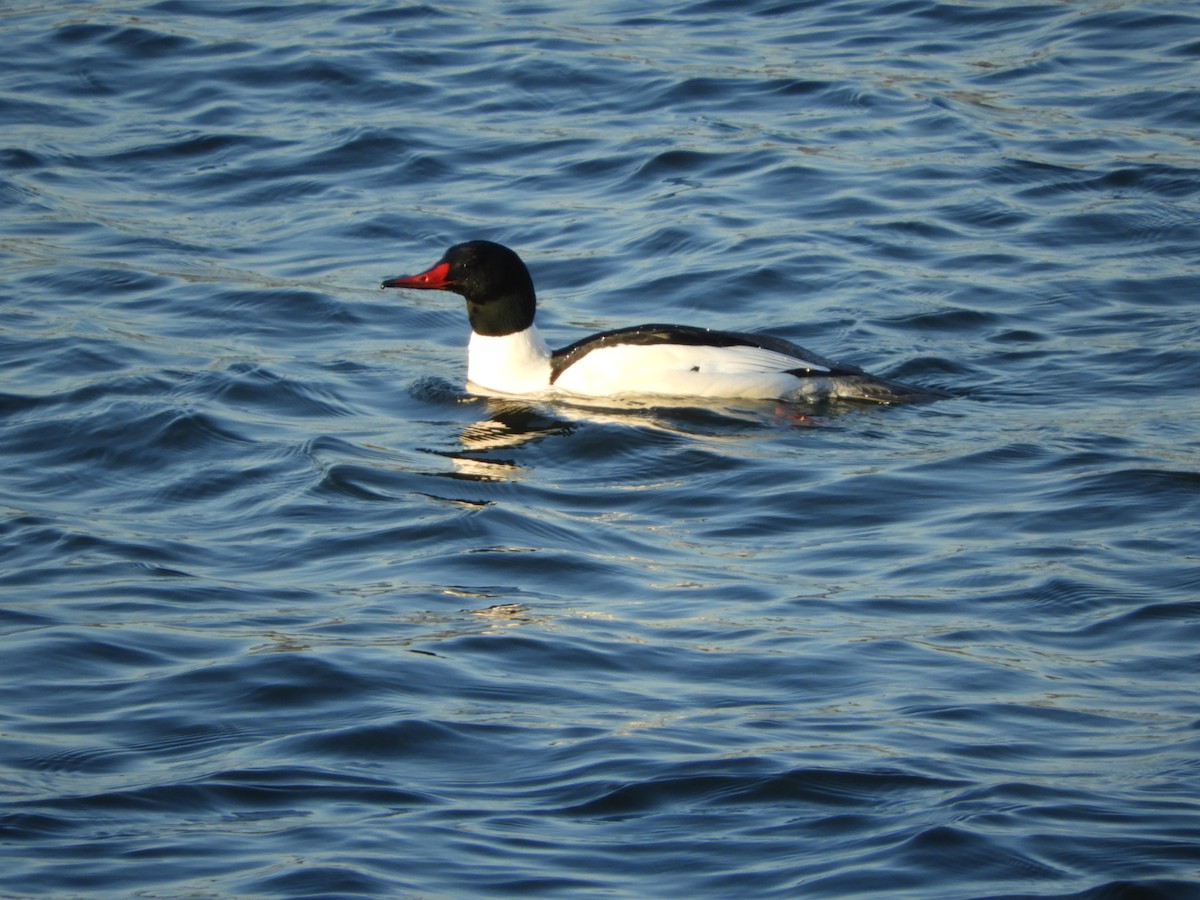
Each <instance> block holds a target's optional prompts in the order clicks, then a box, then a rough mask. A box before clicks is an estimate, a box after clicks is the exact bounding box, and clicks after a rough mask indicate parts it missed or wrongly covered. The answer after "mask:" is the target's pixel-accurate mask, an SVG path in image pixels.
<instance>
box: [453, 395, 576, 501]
mask: <svg viewBox="0 0 1200 900" xmlns="http://www.w3.org/2000/svg"><path fill="white" fill-rule="evenodd" d="M475 402H478V403H479V404H480V405H481V406H482V407H483V408H484V409H485V410H486V412H487V416H486V418H482V419H480V420H478V421H476V422H471V423H470V424H468V425H466V426H465V427H464V428H463V429H462V431H460V432H459V436H458V437H459V443H460V444H461V445H462V446H461V449H458V450H444V451H443V450H436V451H433V452H435V453H438V454H439V455H442V456H445V457H447V458H448V459H450V460H452V461H453V462H454V471H452V472H446V473H444V474H445V475H446V476H447V477H450V478H465V479H468V480H472V481H504V480H508V479H511V478H514V477H516V476H517V474H518V473H519V471H520V468H521V467H520V466H519V465H518V464H517V462H516V461H515V460H513V459H508V458H504V457H503V456H497V455H495V454H496V453H497V451H501V452H502V451H505V450H513V449H516V448H518V447H522V446H524V445H526V444H529V443H532V442H533V441H536V440H539V439H541V438H544V437H548V436H552V435H556V436H564V437H565V436H567V435H570V434H571V433H572V432H573V431H574V430H575V424H574V423H573V422H571V421H569V420H567V419H564V418H562V417H561V416H556V415H554V414H553V412H552V411H551V407H550V406H549V405H548V404H539V403H533V402H530V401H528V400H510V399H499V398H493V397H485V398H479V399H478V400H477V401H475Z"/></svg>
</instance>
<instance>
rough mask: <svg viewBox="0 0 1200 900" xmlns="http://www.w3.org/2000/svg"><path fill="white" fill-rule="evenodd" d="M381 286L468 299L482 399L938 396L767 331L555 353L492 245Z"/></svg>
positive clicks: (511, 267)
mask: <svg viewBox="0 0 1200 900" xmlns="http://www.w3.org/2000/svg"><path fill="white" fill-rule="evenodd" d="M380 287H381V288H400V289H408V290H422V291H428V290H435V291H450V292H452V293H455V294H459V295H461V296H462V297H463V298H464V299H465V300H466V304H467V320H468V321H469V323H470V326H471V337H470V340H469V342H468V344H467V381H468V387H469V388H470V389H473V390H475V391H478V392H481V393H483V394H487V395H502V396H531V395H536V396H543V395H552V394H557V395H566V396H568V397H571V396H574V397H586V398H593V399H594V398H644V397H647V396H649V397H671V398H697V399H707V400H776V401H803V402H810V403H812V402H820V401H824V400H850V401H860V402H866V403H876V404H885V405H888V404H901V403H914V402H922V401H928V400H932V399H937V398H938V397H939V396H940V392H938V391H933V390H929V389H926V388H920V387H916V386H913V385H908V384H903V383H900V382H896V381H890V380H887V379H884V378H878V377H876V376H874V375H871V374H869V373H867V372H865V371H864V370H862V369H860V368H858V367H857V366H853V365H848V364H846V363H839V362H834V361H833V360H830V359H826V358H825V357H823V356H819V355H817V354H816V353H813V352H811V351H809V350H806V349H804V348H803V347H800V346H798V345H796V344H793V343H792V342H791V341H787V340H783V339H781V338H777V337H772V336H770V335H766V334H757V333H747V332H740V331H721V330H716V329H710V328H703V327H700V326H696V325H664V324H647V325H634V326H632V327H625V328H617V329H614V330H611V331H602V332H600V333H598V334H593V335H590V336H588V337H584V338H581V339H580V340H577V341H575V342H574V343H572V344H569V345H567V346H566V347H563V348H562V349H559V350H551V349H550V346H549V345H548V344H547V343H546V341H545V339H544V338H543V337H542V336H541V334H540V333H539V332H538V329H537V326H536V325H535V324H534V319H535V317H536V315H537V296H536V293H535V292H534V287H533V278H532V277H531V276H530V274H529V269H528V268H527V267H526V265H525V263H524V261H522V259H521V258H520V256H518V255H517V253H516V252H515V251H513V250H511V249H510V248H508V247H506V246H504V245H503V244H498V243H495V242H493V241H486V240H472V241H466V242H464V243H460V244H455V245H454V246H452V247H450V249H448V250H447V251H446V252H445V253H444V254H442V257H441V259H439V260H438V261H437V262H436V263H435V264H434V265H433V266H432V267H430V268H429V269H427V270H425V271H424V272H421V273H420V274H417V275H402V276H398V277H395V278H388V279H386V280H385V281H383V282H382V284H381V285H380Z"/></svg>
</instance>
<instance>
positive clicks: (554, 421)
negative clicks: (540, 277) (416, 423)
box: [433, 394, 819, 481]
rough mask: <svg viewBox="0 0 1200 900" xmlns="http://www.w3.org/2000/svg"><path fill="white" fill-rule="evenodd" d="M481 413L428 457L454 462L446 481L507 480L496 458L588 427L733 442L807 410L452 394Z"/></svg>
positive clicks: (511, 473) (515, 467) (511, 469)
mask: <svg viewBox="0 0 1200 900" xmlns="http://www.w3.org/2000/svg"><path fill="white" fill-rule="evenodd" d="M459 402H465V403H470V404H472V405H473V406H476V407H477V408H479V409H481V410H482V411H485V412H486V415H485V416H484V417H482V418H480V419H478V420H477V421H474V422H471V423H470V424H468V425H466V426H464V427H463V428H462V430H461V431H460V432H459V443H460V445H461V447H460V448H458V449H455V450H438V451H433V452H436V453H438V454H439V455H441V456H445V457H447V458H448V459H451V460H453V461H454V471H453V472H446V473H444V474H445V475H446V476H447V477H451V478H466V479H473V480H479V481H497V480H509V479H512V478H515V477H518V476H519V473H520V471H521V470H522V468H523V466H522V465H521V464H519V463H517V462H516V460H515V459H513V458H512V457H506V456H504V455H503V452H504V451H506V450H516V449H517V448H520V447H524V446H526V445H529V444H532V443H535V442H537V441H539V440H541V439H543V438H546V437H570V436H572V435H574V434H575V433H576V432H577V431H578V430H579V429H580V428H582V427H586V426H591V425H619V426H622V427H626V428H628V427H637V428H644V429H652V430H656V431H665V432H670V433H673V434H677V435H693V436H695V435H703V436H704V437H705V439H706V440H710V441H711V440H717V441H729V440H733V441H739V440H743V439H745V438H746V437H748V436H749V435H750V434H752V433H754V432H756V431H758V430H759V429H762V428H776V427H778V426H779V424H780V423H786V424H787V425H789V426H791V427H797V426H799V427H811V426H812V425H814V424H817V422H818V421H819V419H814V418H813V415H812V414H813V412H814V408H813V407H811V406H800V405H798V404H772V403H763V402H757V401H750V402H749V403H748V404H747V405H746V406H733V405H719V404H711V403H710V404H701V405H698V404H697V403H696V401H695V400H694V399H691V398H680V399H678V400H676V399H674V398H670V397H657V396H656V397H645V398H620V399H614V398H604V399H602V400H589V399H587V398H577V397H571V398H569V399H568V398H565V397H555V398H553V399H546V400H531V399H528V398H521V399H518V398H512V397H494V396H491V397H489V396H479V395H474V396H472V395H469V394H468V395H465V396H463V395H460V399H459Z"/></svg>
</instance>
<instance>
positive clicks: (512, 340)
mask: <svg viewBox="0 0 1200 900" xmlns="http://www.w3.org/2000/svg"><path fill="white" fill-rule="evenodd" d="M467 380H468V381H470V382H472V383H473V384H476V385H478V386H479V387H482V388H486V389H488V390H489V391H497V392H499V393H502V394H536V393H537V392H539V391H544V390H546V389H547V388H549V387H550V348H549V347H548V346H546V342H545V341H544V340H542V336H541V335H540V334H538V331H537V328H535V327H534V326H532V325H531V326H530V327H529V328H526V329H525V330H524V331H519V332H517V333H516V334H506V335H501V336H499V337H491V336H489V335H484V334H475V333H472V334H471V341H470V343H469V344H468V345H467Z"/></svg>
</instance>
